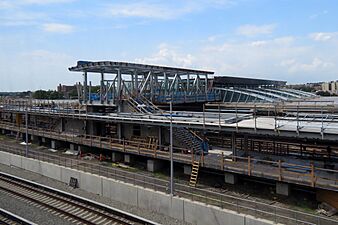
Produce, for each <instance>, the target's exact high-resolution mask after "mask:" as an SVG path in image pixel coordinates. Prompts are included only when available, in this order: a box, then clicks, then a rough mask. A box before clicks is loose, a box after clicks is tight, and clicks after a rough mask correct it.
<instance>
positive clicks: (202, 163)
mask: <svg viewBox="0 0 338 225" xmlns="http://www.w3.org/2000/svg"><path fill="white" fill-rule="evenodd" d="M202 166H204V151H203V150H202Z"/></svg>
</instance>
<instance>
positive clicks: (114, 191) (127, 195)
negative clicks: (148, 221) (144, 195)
mask: <svg viewBox="0 0 338 225" xmlns="http://www.w3.org/2000/svg"><path fill="white" fill-rule="evenodd" d="M110 181H111V182H110V196H111V199H113V200H116V201H119V202H124V203H126V204H130V205H134V206H137V198H138V191H137V190H138V187H136V186H134V185H130V184H127V183H122V182H118V181H114V180H112V179H110Z"/></svg>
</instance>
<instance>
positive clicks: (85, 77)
mask: <svg viewBox="0 0 338 225" xmlns="http://www.w3.org/2000/svg"><path fill="white" fill-rule="evenodd" d="M87 79H88V75H87V71H85V72H84V73H83V101H84V103H85V104H87V99H88V96H87V95H88V84H87V82H88V81H87Z"/></svg>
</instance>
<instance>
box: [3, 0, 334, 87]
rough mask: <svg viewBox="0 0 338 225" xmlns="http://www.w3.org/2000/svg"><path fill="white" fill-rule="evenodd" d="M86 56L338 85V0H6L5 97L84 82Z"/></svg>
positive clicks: (4, 39)
mask: <svg viewBox="0 0 338 225" xmlns="http://www.w3.org/2000/svg"><path fill="white" fill-rule="evenodd" d="M77 60H113V61H130V62H138V63H149V64H159V65H168V66H178V67H188V68H196V69H208V70H212V71H215V73H216V74H218V75H233V76H241V77H257V78H267V79H280V80H287V81H288V82H289V83H301V82H314V81H328V80H336V79H338V66H337V62H338V1H336V0H194V1H193V0H186V1H175V0H172V1H149V0H144V1H113V0H111V1H108V0H96V1H92V0H0V78H1V82H0V91H18V90H19V91H21V90H29V89H31V90H36V89H55V88H56V86H57V85H58V84H59V83H64V84H73V83H75V82H77V81H80V80H81V76H80V74H78V73H71V72H68V70H67V68H68V67H70V66H73V65H75V64H76V61H77Z"/></svg>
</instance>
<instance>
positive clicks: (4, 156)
mask: <svg viewBox="0 0 338 225" xmlns="http://www.w3.org/2000/svg"><path fill="white" fill-rule="evenodd" d="M0 163H1V164H4V165H7V166H10V165H11V157H10V154H9V153H7V152H0Z"/></svg>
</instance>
